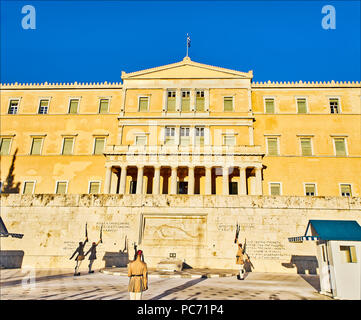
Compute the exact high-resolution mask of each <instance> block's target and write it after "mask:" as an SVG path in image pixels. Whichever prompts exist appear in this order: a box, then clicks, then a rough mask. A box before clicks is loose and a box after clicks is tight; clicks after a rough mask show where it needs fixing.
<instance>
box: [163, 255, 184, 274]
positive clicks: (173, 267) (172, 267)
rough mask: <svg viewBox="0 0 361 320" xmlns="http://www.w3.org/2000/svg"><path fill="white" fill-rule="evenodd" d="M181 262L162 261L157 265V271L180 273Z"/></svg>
mask: <svg viewBox="0 0 361 320" xmlns="http://www.w3.org/2000/svg"><path fill="white" fill-rule="evenodd" d="M182 266H183V262H182V261H181V260H176V259H170V258H168V259H164V260H162V261H160V262H159V263H158V264H157V271H168V272H174V271H182Z"/></svg>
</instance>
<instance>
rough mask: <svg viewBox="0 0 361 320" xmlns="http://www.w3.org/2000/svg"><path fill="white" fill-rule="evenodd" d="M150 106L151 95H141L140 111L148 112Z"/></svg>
mask: <svg viewBox="0 0 361 320" xmlns="http://www.w3.org/2000/svg"><path fill="white" fill-rule="evenodd" d="M148 107H149V97H139V111H140V112H146V111H148Z"/></svg>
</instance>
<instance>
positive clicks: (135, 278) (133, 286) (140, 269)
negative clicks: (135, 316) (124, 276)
mask: <svg viewBox="0 0 361 320" xmlns="http://www.w3.org/2000/svg"><path fill="white" fill-rule="evenodd" d="M128 277H130V279H129V285H128V291H129V292H130V296H131V299H132V298H135V299H137V300H140V299H141V297H142V292H143V291H145V290H147V289H148V268H147V264H146V263H145V262H143V261H140V260H135V261H132V262H130V263H129V264H128Z"/></svg>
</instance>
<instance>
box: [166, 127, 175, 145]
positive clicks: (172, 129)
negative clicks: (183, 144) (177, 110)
mask: <svg viewBox="0 0 361 320" xmlns="http://www.w3.org/2000/svg"><path fill="white" fill-rule="evenodd" d="M167 129H171V130H170V132H171V131H173V132H174V135H173V136H172V135H170V136H167ZM176 135H177V132H176V126H164V140H163V144H164V145H168V146H172V145H176V144H177V139H176ZM167 137H173V143H171V144H169V143H167Z"/></svg>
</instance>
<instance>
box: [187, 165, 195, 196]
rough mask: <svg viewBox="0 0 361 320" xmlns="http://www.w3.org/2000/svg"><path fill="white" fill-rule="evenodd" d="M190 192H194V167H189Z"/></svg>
mask: <svg viewBox="0 0 361 320" xmlns="http://www.w3.org/2000/svg"><path fill="white" fill-rule="evenodd" d="M188 194H194V167H188Z"/></svg>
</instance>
